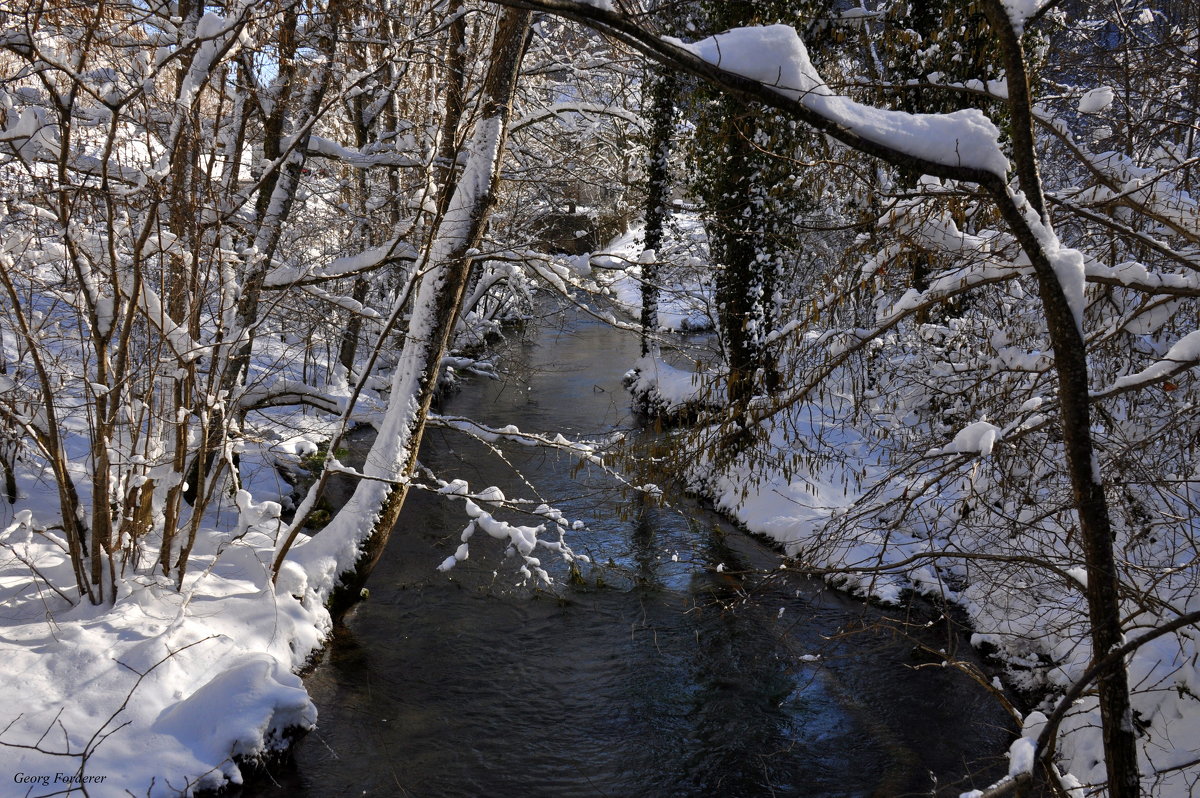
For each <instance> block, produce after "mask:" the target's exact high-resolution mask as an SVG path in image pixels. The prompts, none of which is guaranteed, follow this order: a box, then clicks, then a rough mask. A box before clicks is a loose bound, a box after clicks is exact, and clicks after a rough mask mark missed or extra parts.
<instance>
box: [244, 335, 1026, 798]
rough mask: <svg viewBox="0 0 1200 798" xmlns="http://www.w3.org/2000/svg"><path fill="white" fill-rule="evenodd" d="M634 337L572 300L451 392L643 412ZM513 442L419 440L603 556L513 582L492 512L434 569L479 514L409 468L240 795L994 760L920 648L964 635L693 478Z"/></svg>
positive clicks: (750, 775)
mask: <svg viewBox="0 0 1200 798" xmlns="http://www.w3.org/2000/svg"><path fill="white" fill-rule="evenodd" d="M636 356H637V341H636V340H635V339H634V338H633V337H631V336H628V335H626V334H622V333H620V332H617V331H614V330H612V329H610V328H608V327H606V326H604V325H601V324H598V323H594V322H591V321H588V320H586V319H581V318H575V319H572V320H571V321H570V323H569V325H567V326H565V327H553V326H549V327H543V328H542V329H541V330H540V331H538V332H536V333H534V334H531V335H529V336H526V337H524V338H521V337H519V336H518V337H516V338H514V340H512V341H510V342H509V343H508V344H507V345H506V346H505V347H504V356H503V360H502V368H503V371H504V378H503V379H501V380H487V379H483V378H478V379H476V378H471V379H469V380H466V381H465V383H464V385H463V386H462V389H461V390H460V391H458V392H456V393H455V394H453V395H452V396H451V397H450V398H449V399H448V400H447V401H446V402H445V404H444V406H443V407H442V409H441V410H442V412H443V413H445V414H448V415H449V414H454V415H464V416H470V417H472V418H475V419H477V420H479V421H481V422H483V423H487V424H493V425H504V424H515V425H517V426H519V427H520V428H521V429H522V430H526V431H551V432H562V433H563V434H565V435H567V436H570V437H584V436H601V435H607V434H609V433H611V432H612V431H613V430H614V429H628V428H631V427H632V426H633V421H632V420H631V418H630V416H629V410H628V401H627V398H626V395H625V393H624V392H623V390H622V387H621V377H622V372H623V370H624V369H625V368H626V367H627V365H628V364H629V363H631V362H632V361H633V360H634V359H635V358H636ZM501 452H502V454H503V458H501V457H499V456H497V455H496V453H494V452H492V451H489V449H488V448H486V447H485V446H483V445H481V444H479V443H478V442H475V441H472V440H470V439H468V438H467V437H466V436H464V435H462V434H461V433H456V432H452V431H439V430H432V431H430V432H429V433H428V434H427V436H426V440H425V445H424V448H423V450H422V461H423V463H424V464H425V465H427V466H429V467H431V468H433V469H435V470H436V471H437V472H438V474H439V475H440V476H441V477H442V478H443V479H450V478H461V479H465V480H467V481H468V482H469V483H470V485H471V487H472V489H473V490H480V489H482V488H485V487H487V486H489V485H497V486H499V487H501V488H502V489H503V490H504V492H505V494H506V495H507V496H509V497H510V498H511V497H529V498H538V499H539V500H545V501H547V502H548V503H550V504H552V505H553V506H555V507H557V508H559V509H561V510H563V511H564V513H565V514H566V516H567V517H568V518H570V519H572V520H580V521H583V522H584V524H585V525H586V528H585V529H582V530H579V531H574V532H571V533H570V535H569V536H568V542H569V543H570V544H571V545H572V546H573V547H574V548H575V550H576V551H577V552H581V553H587V554H588V555H590V556H591V557H592V559H593V561H594V564H593V565H590V566H584V568H583V569H582V576H583V582H582V583H577V582H576V583H573V582H571V580H569V579H568V578H567V572H566V569H565V567H564V566H563V565H562V563H561V562H552V560H553V559H554V555H553V554H551V553H548V552H541V554H540V555H539V556H541V558H542V561H543V563H546V564H547V566H548V567H549V568H550V570H551V571H552V572H553V573H554V574H555V575H556V576H557V577H559V578H558V580H557V584H556V585H555V586H553V587H551V588H549V589H538V588H534V587H532V586H529V585H526V586H521V585H520V584H519V583H520V581H521V579H520V576H519V575H518V574H517V570H516V568H517V563H515V562H514V560H512V559H505V557H504V553H503V550H502V547H501V546H500V545H499V544H498V543H496V542H495V541H492V540H491V539H489V538H487V537H486V536H485V535H483V534H477V535H476V537H475V538H474V539H473V541H472V547H471V555H470V558H469V559H467V560H466V561H464V562H462V563H460V564H459V565H458V566H457V567H455V568H454V569H452V570H451V571H448V572H445V573H442V572H438V571H437V570H436V568H437V565H438V564H439V563H440V562H441V561H442V560H443V559H444V558H445V557H446V556H447V555H449V554H451V553H453V552H454V550H455V548H456V547H457V545H458V542H459V535H460V533H461V531H462V529H463V528H464V526H465V525H466V523H467V521H468V518H467V516H466V515H465V513H464V510H463V505H462V503H461V502H457V501H450V500H447V499H446V498H444V497H438V496H434V495H430V494H429V493H424V492H420V491H414V492H412V493H410V497H409V500H408V504H407V506H406V507H405V510H404V514H403V516H402V518H401V520H400V522H399V524H398V527H397V529H396V531H395V533H394V535H393V537H392V541H391V543H390V544H389V548H388V550H387V552H386V553H385V555H384V558H383V560H382V561H381V563H380V564H379V566H378V568H377V569H376V571H375V573H374V575H373V576H372V578H371V582H370V598H369V600H367V601H366V602H364V603H363V604H361V605H360V606H359V607H358V608H357V609H355V610H354V611H353V613H352V614H351V615H350V616H349V617H348V619H347V623H346V626H345V628H344V629H342V630H340V631H339V632H338V634H337V635H336V637H335V639H334V641H333V643H332V645H331V646H330V648H329V650H328V651H327V652H326V653H325V655H324V658H323V660H322V662H321V663H320V665H319V666H318V667H317V668H316V669H315V670H314V671H313V672H312V674H311V675H310V676H309V677H308V678H307V680H306V681H307V685H308V688H309V690H310V691H311V693H312V695H313V698H314V699H315V701H316V702H317V705H318V707H319V708H320V721H319V726H318V728H317V730H316V731H315V732H313V733H311V734H309V735H308V736H307V737H306V738H304V739H303V740H302V741H301V742H300V743H299V744H298V745H297V746H296V747H295V752H294V753H295V756H294V762H291V763H289V764H287V765H285V766H283V767H282V768H281V770H282V772H277V773H275V774H274V775H273V778H274V780H275V785H272V784H271V783H270V782H269V781H259V782H258V783H256V784H255V785H254V786H252V787H247V788H246V789H245V790H243V795H250V794H253V795H261V796H276V795H278V796H282V795H287V796H307V797H308V798H331V797H336V796H357V795H370V796H422V797H425V796H433V797H437V796H547V798H557V797H558V796H758V795H762V796H768V795H775V796H881V797H890V796H901V795H930V794H938V795H957V794H958V792H959V791H960V790H962V789H966V788H969V787H970V786H976V787H981V786H984V785H985V784H986V783H987V782H988V781H990V780H991V779H992V778H994V777H995V776H996V775H997V773H996V771H997V768H999V769H1000V772H1001V773H1003V770H1004V767H1005V765H1004V762H1003V756H1002V753H1003V751H1004V750H1005V747H1006V745H1007V741H1008V739H1009V735H1010V733H1011V732H1010V730H1009V728H1008V725H1007V723H1006V721H1005V716H1004V715H1003V713H1001V712H999V711H998V709H997V708H996V707H995V705H994V702H993V701H992V700H991V699H990V698H989V697H988V696H987V695H986V693H985V691H983V690H982V689H981V688H979V687H978V686H977V685H975V684H974V683H973V682H972V681H971V680H970V679H968V678H967V677H966V676H965V675H963V674H962V673H960V672H958V671H956V670H953V669H945V668H941V667H938V666H936V665H928V664H925V663H928V662H929V660H928V658H926V657H922V656H920V655H919V651H920V646H919V643H921V644H924V645H927V646H931V647H933V648H946V647H948V646H949V647H958V648H957V652H956V653H957V654H958V655H960V656H963V657H970V656H971V652H970V651H967V650H964V649H965V648H966V646H965V645H963V643H962V641H961V640H960V638H959V637H958V636H957V635H956V634H953V633H951V632H949V631H948V630H947V626H948V622H946V621H944V620H943V621H940V622H931V623H930V622H929V621H930V619H931V618H936V613H934V612H932V611H931V610H929V609H928V608H926V609H924V610H923V611H922V617H921V618H911V619H906V618H905V617H904V616H903V614H897V613H896V612H891V613H888V612H885V611H883V610H880V609H877V608H872V607H867V606H864V605H863V604H862V603H860V602H857V601H854V600H851V599H849V598H847V597H845V596H843V595H841V594H839V593H837V592H834V591H831V590H829V589H827V588H826V587H825V586H824V585H823V583H822V582H820V581H819V580H814V579H809V578H805V577H803V576H801V575H799V574H793V573H790V572H788V571H786V570H781V569H780V565H781V564H783V560H782V559H781V558H780V557H779V556H778V554H777V553H776V552H774V551H773V550H772V549H771V548H769V547H768V546H766V545H764V544H763V543H761V542H759V541H758V540H756V539H754V538H752V537H749V536H747V535H745V534H743V533H741V532H739V531H737V530H736V529H734V528H732V527H731V526H730V525H728V524H727V523H725V522H724V521H722V520H721V519H720V518H719V517H717V516H716V515H715V514H713V513H711V512H708V511H705V510H703V509H702V508H700V507H698V506H696V505H695V503H693V502H690V501H688V500H686V499H683V498H681V497H670V504H671V505H673V506H655V505H654V504H653V503H650V502H647V501H645V500H642V499H639V498H638V497H636V496H635V495H632V494H630V493H628V492H622V491H620V490H618V489H617V488H616V487H615V484H616V483H615V482H614V480H613V479H612V478H611V477H609V476H606V475H604V474H603V473H600V472H599V471H598V470H597V469H594V468H590V467H588V468H580V467H578V462H577V458H572V457H569V456H567V455H564V454H559V453H555V452H552V451H545V450H543V449H534V448H527V447H522V446H517V445H508V444H505V445H503V446H502V447H501ZM498 517H504V518H506V519H507V520H511V521H513V522H514V523H524V524H531V523H533V522H532V521H530V520H529V519H528V518H527V517H526V518H522V517H521V516H519V515H515V514H513V515H503V514H501V513H498ZM551 566H552V567H551ZM718 566H720V570H718ZM768 575H769V576H768ZM896 627H903V628H904V629H906V631H907V636H906V635H904V634H900V633H897V632H895V631H891V630H892V629H894V628H896ZM923 664H924V666H923V667H922V665H923ZM970 774H975V775H974V782H971V781H970V780H969V779H968V780H967V781H963V778H964V777H966V776H969V775H970Z"/></svg>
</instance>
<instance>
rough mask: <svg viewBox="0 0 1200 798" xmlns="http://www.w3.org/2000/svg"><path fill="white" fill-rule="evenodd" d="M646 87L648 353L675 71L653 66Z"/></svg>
mask: <svg viewBox="0 0 1200 798" xmlns="http://www.w3.org/2000/svg"><path fill="white" fill-rule="evenodd" d="M651 81H652V87H651V89H650V120H651V123H652V124H653V128H652V129H651V131H650V163H649V170H648V174H647V177H646V214H645V216H646V232H645V238H644V242H645V243H644V245H643V247H644V249H645V250H648V251H652V252H654V256H653V257H650V258H646V259H645V260H646V262H645V263H643V264H642V354H643V355H646V354H649V352H650V348H651V339H652V338H653V336H654V331H655V330H657V329H658V294H659V290H658V280H659V275H658V262H657V261H658V252H659V249H660V248H661V247H662V241H663V227H664V225H665V224H666V220H667V219H668V218H669V216H670V212H669V209H668V206H669V204H670V201H671V180H670V160H671V134H672V132H673V131H674V128H675V89H676V87H677V86H678V85H679V80H678V78H676V76H675V73H674V72H672V71H671V70H668V69H663V68H661V67H655V68H654V74H653V76H652V78H651Z"/></svg>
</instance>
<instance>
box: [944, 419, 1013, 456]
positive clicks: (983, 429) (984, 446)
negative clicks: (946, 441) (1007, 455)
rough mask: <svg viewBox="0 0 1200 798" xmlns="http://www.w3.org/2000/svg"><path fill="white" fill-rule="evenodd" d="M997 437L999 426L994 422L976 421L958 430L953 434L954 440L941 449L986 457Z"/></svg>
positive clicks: (998, 435) (998, 436)
mask: <svg viewBox="0 0 1200 798" xmlns="http://www.w3.org/2000/svg"><path fill="white" fill-rule="evenodd" d="M999 438H1000V428H999V427H997V426H996V425H995V424H991V423H989V422H987V421H976V422H975V423H973V424H968V425H967V426H965V427H963V428H962V429H961V430H959V432H958V434H957V435H955V436H954V441H953V442H952V443H951V444H950V446H949V447H947V449H945V450H943V451H954V452H961V453H963V454H968V453H977V454H978V455H979V456H980V457H987V456H988V455H989V454H991V453H992V446H994V445H995V443H996V441H997V440H998V439H999Z"/></svg>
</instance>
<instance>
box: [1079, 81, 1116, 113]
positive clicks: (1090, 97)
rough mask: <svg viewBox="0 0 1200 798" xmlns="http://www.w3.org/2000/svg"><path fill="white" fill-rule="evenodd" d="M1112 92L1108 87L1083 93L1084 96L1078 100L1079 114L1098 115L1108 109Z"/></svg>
mask: <svg viewBox="0 0 1200 798" xmlns="http://www.w3.org/2000/svg"><path fill="white" fill-rule="evenodd" d="M1114 97H1115V95H1114V94H1113V90H1112V88H1111V87H1109V86H1101V87H1100V88H1098V89H1092V90H1091V91H1088V92H1084V95H1083V96H1082V97H1080V98H1079V113H1081V114H1098V113H1100V112H1102V111H1105V110H1107V109H1108V107H1109V106H1110V105H1112V102H1113V98H1114Z"/></svg>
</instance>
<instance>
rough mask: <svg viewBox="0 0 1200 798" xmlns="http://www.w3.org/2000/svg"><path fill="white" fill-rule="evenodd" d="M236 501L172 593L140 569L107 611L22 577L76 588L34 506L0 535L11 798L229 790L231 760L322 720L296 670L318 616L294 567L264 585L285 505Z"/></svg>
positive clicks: (275, 746) (321, 632) (205, 535)
mask: <svg viewBox="0 0 1200 798" xmlns="http://www.w3.org/2000/svg"><path fill="white" fill-rule="evenodd" d="M240 498H241V502H240V503H241V504H242V509H243V511H244V512H243V513H242V517H243V519H244V521H246V522H244V523H240V524H236V525H235V524H233V523H232V522H231V523H228V524H227V525H224V526H226V527H227V531H225V532H218V531H216V530H214V529H205V530H202V531H201V532H200V534H199V536H198V540H197V542H196V547H195V550H194V551H195V559H194V563H195V564H194V566H193V568H192V570H191V572H190V573H189V574H188V575H187V577H186V578H185V580H184V585H183V589H182V591H178V592H177V591H176V590H175V586H174V584H173V583H171V582H170V581H168V580H166V579H163V578H162V577H157V576H150V575H147V574H146V573H145V571H146V570H149V569H144V570H143V572H142V573H140V574H139V575H137V576H135V577H134V578H132V579H130V580H128V581H126V582H124V583H123V584H122V586H121V588H120V592H119V594H118V597H117V599H116V602H115V604H113V606H111V607H109V606H106V605H102V606H99V607H94V606H91V605H89V604H87V603H86V601H85V602H82V603H79V604H76V605H75V606H71V605H70V604H68V602H67V601H66V599H65V597H63V596H60V595H57V594H56V593H54V592H52V591H51V590H50V589H48V588H47V587H46V585H45V583H43V582H41V581H40V580H39V579H36V578H34V577H33V576H32V575H31V569H30V568H29V567H28V565H27V563H32V564H33V565H34V566H36V568H37V570H38V571H39V572H41V573H42V574H44V575H45V576H46V577H48V578H49V579H50V580H51V581H52V582H53V583H54V584H59V585H61V584H69V583H71V581H72V580H71V579H70V576H69V573H70V565H69V563H68V561H67V559H66V557H65V556H64V552H63V548H62V546H63V544H64V541H63V540H62V539H61V537H60V536H59V534H58V533H57V532H56V531H53V530H46V529H44V528H43V527H42V524H41V522H40V521H39V519H38V518H37V517H36V516H35V514H34V513H32V512H29V511H24V512H22V513H19V514H18V515H17V517H16V518H15V519H14V520H13V522H12V523H10V524H9V525H8V526H7V527H6V528H5V529H4V530H3V531H2V532H0V597H2V599H3V601H4V604H5V613H4V633H3V639H2V641H0V656H2V657H3V660H4V662H5V665H6V671H7V674H8V678H6V679H5V680H3V682H0V707H2V709H0V729H3V732H2V733H0V744H2V745H0V772H2V773H4V774H6V778H18V774H20V775H19V778H23V779H26V781H24V782H18V787H19V792H17V793H11V794H22V795H24V794H26V792H25V791H26V790H27V789H28V790H29V793H28V795H30V796H38V795H48V794H60V793H59V791H60V790H62V789H63V788H64V786H65V785H69V784H72V783H74V784H80V783H82V784H85V785H86V787H87V790H88V794H89V795H90V796H92V798H108V797H109V796H113V797H114V798H116V797H117V796H120V798H128V795H129V794H133V795H138V796H145V795H149V796H151V798H154V797H155V796H176V795H180V794H191V793H192V792H193V791H195V790H199V789H208V788H217V787H221V786H222V785H225V784H228V783H233V784H238V783H241V781H242V774H241V772H240V770H239V767H238V763H237V759H238V758H241V757H257V756H259V755H262V754H265V753H268V752H270V751H275V750H279V749H282V748H283V747H284V746H285V745H286V742H287V738H288V736H289V734H291V733H293V732H296V731H301V730H308V729H311V728H312V727H313V726H314V725H315V724H316V719H317V711H316V708H315V706H314V705H313V703H312V701H311V700H310V699H309V696H308V693H307V692H306V691H305V689H304V686H303V684H302V683H301V681H300V678H299V677H298V676H296V675H295V673H294V671H295V670H297V669H298V668H299V667H301V666H302V665H303V664H304V662H305V661H306V660H307V658H308V657H309V656H310V655H311V654H312V653H313V652H314V651H315V650H316V649H317V648H318V646H320V645H321V642H322V640H323V639H324V636H325V634H326V633H327V631H328V629H329V627H330V619H329V616H328V613H327V612H326V611H325V609H324V607H323V606H321V604H320V603H319V602H318V601H316V600H315V597H314V596H313V594H312V591H311V590H308V589H307V586H306V579H305V578H304V576H303V574H302V573H299V569H298V568H291V569H288V570H286V571H285V572H284V574H282V575H281V579H280V580H279V584H278V586H275V585H272V584H271V581H270V574H269V570H268V567H269V563H270V557H271V555H272V553H273V551H274V546H275V532H276V531H277V526H278V521H277V519H278V515H279V505H278V504H275V503H273V502H262V503H255V502H252V501H250V500H249V496H248V495H243V496H242V497H240ZM250 521H252V522H253V523H248V522H250ZM228 527H236V528H235V529H234V530H233V531H228ZM13 746H35V748H18V747H13ZM35 749H37V750H35ZM81 779H83V781H81ZM127 790H128V792H127Z"/></svg>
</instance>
